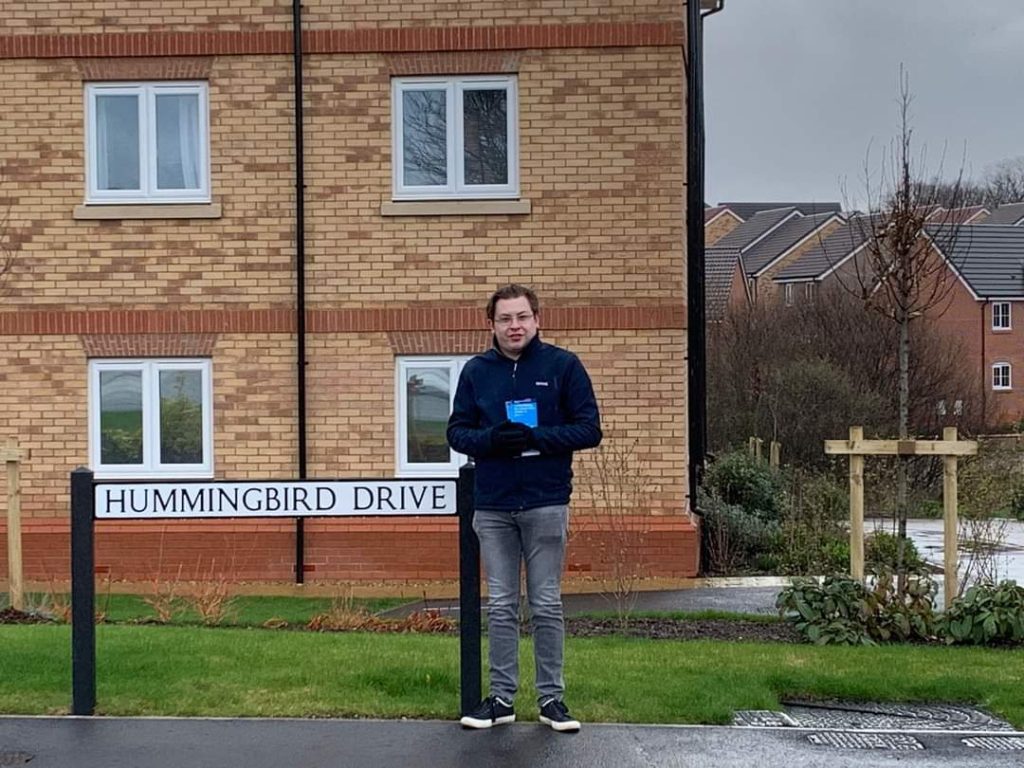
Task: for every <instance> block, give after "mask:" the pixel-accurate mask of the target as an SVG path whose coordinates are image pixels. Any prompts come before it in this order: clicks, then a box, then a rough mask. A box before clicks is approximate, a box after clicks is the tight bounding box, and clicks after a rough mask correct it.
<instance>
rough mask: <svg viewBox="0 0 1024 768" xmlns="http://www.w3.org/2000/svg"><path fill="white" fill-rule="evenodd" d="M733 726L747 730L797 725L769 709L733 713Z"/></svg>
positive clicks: (787, 716) (784, 715) (792, 720)
mask: <svg viewBox="0 0 1024 768" xmlns="http://www.w3.org/2000/svg"><path fill="white" fill-rule="evenodd" d="M732 724H733V725H741V726H746V727H748V728H792V727H793V726H796V725H798V723H797V722H796V721H795V720H794V719H793V718H792V717H790V716H789V715H787V714H786V713H785V712H776V711H774V710H771V709H744V710H741V711H739V712H735V713H733V716H732Z"/></svg>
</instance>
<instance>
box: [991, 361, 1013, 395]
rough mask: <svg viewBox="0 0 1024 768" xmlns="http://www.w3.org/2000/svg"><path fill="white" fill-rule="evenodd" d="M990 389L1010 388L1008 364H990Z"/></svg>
mask: <svg viewBox="0 0 1024 768" xmlns="http://www.w3.org/2000/svg"><path fill="white" fill-rule="evenodd" d="M992 389H1010V364H1009V363H996V364H995V365H993V366H992Z"/></svg>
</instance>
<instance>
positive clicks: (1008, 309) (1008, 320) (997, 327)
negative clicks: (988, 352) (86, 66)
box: [992, 301, 1013, 331]
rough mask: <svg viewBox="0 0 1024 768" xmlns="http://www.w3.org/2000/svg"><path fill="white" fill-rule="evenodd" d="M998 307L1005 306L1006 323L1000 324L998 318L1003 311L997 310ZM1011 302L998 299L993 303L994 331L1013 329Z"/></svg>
mask: <svg viewBox="0 0 1024 768" xmlns="http://www.w3.org/2000/svg"><path fill="white" fill-rule="evenodd" d="M997 308H1005V310H1006V318H1005V319H1006V325H998V324H997V323H996V318H997V317H1000V318H1001V316H1002V312H997V311H996V310H997ZM1011 312H1012V310H1011V304H1010V302H1008V301H997V302H995V303H993V304H992V330H993V331H1009V330H1012V329H1013V322H1012V314H1011Z"/></svg>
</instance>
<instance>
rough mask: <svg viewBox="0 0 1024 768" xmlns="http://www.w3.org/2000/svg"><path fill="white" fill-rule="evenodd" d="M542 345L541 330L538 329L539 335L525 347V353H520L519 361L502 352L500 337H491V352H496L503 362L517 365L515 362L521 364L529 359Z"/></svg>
mask: <svg viewBox="0 0 1024 768" xmlns="http://www.w3.org/2000/svg"><path fill="white" fill-rule="evenodd" d="M541 343H542V342H541V340H540V329H539V328H538V329H537V335H536V336H534V337H533V338H532V339H530V343H529V344H527V345H526V346H525V347H523V351H522V352H521V353H520V355H519V358H518V359H517V360H513V359H512V358H511V357H509V356H508V355H506V354H505V353H504V352H502V351H501V347H499V346H498V337H497V336H494V335H492V336H491V351H492V352H494V354H496V355H497V356H498V357H500V358H501V359H502V360H508V361H509V362H510V363H515V362H519V360H522V359H523V358H526V357H529V356H530V355H532V354H533V353H534V352H536V351H537V350H538V349H539V348H540V346H541Z"/></svg>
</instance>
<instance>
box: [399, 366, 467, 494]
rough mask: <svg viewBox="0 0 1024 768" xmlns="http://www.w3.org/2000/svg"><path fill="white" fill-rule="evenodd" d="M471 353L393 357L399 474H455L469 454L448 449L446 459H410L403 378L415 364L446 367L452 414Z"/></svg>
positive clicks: (413, 475)
mask: <svg viewBox="0 0 1024 768" xmlns="http://www.w3.org/2000/svg"><path fill="white" fill-rule="evenodd" d="M471 358H472V355H433V356H420V355H416V356H412V355H410V356H404V357H396V358H395V467H396V470H397V475H398V477H457V476H458V474H459V467H461V466H462V465H463V464H465V463H466V461H467V459H468V457H467V456H465V455H464V454H461V453H456V452H455V451H454V450H449V458H448V461H446V462H443V463H441V462H437V463H433V464H424V463H415V464H413V463H412V462H410V461H409V456H408V449H409V441H408V438H409V434H408V427H407V424H408V418H407V417H408V408H409V403H408V400H407V398H406V387H405V382H406V378H407V374H408V372H409V371H413V370H416V369H417V368H444V367H445V366H447V367H448V374H449V381H450V382H451V391H450V392H449V398H448V413H449V414H451V409H452V405H453V403H454V402H455V388H456V387H457V386H458V382H459V376H460V375H461V374H462V369H463V367H464V366H465V365H466V363H467V362H468V361H469V360H470V359H471Z"/></svg>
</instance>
